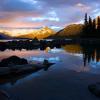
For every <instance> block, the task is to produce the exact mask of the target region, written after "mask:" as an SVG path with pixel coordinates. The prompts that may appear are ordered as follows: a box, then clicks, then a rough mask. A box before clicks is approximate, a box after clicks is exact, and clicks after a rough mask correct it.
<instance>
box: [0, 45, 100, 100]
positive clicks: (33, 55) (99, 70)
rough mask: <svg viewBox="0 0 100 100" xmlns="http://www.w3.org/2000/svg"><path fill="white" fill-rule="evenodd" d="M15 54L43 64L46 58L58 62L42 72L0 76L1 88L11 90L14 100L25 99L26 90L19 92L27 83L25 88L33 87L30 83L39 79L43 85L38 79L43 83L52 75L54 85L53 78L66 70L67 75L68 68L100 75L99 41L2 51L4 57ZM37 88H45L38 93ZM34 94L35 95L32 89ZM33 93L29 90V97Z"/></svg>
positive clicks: (1, 57) (1, 54)
mask: <svg viewBox="0 0 100 100" xmlns="http://www.w3.org/2000/svg"><path fill="white" fill-rule="evenodd" d="M13 55H16V56H19V57H22V58H26V59H27V60H28V61H29V63H39V62H41V63H42V62H43V60H44V59H48V60H49V61H50V62H54V63H55V64H54V65H52V66H51V67H49V68H48V70H47V71H45V70H43V69H42V70H40V71H38V72H35V73H29V74H27V75H23V76H17V77H11V78H8V79H6V78H0V89H1V90H5V91H7V92H8V93H10V95H12V96H13V97H14V100H22V99H19V98H17V97H18V96H19V97H23V98H24V97H25V96H23V94H24V93H25V92H21V93H20V92H18V91H20V88H23V86H24V85H25V87H26V86H28V87H29V86H30V84H31V85H32V84H35V82H37V83H36V84H39V83H38V81H40V82H42V81H43V80H44V79H46V80H48V78H49V80H48V83H47V84H48V85H51V83H50V82H52V81H51V80H50V77H51V76H52V75H53V74H54V76H55V77H56V78H57V77H58V76H59V77H61V76H60V74H59V73H60V72H62V73H63V74H64V73H66V72H67V70H72V71H74V72H77V73H84V72H85V73H91V74H96V75H97V74H100V48H99V45H96V44H95V45H79V44H70V45H68V44H66V45H64V46H62V48H56V47H54V48H53V49H51V48H50V47H46V48H45V50H40V49H37V50H25V49H23V50H21V51H20V50H15V51H13V50H8V49H7V50H5V51H0V60H2V59H4V58H7V57H10V56H13ZM48 73H49V75H48ZM63 74H62V75H63ZM39 77H41V79H39ZM44 77H45V78H44ZM52 77H53V76H52ZM66 77H67V76H66V74H64V77H63V79H65V78H66ZM56 78H55V79H56ZM37 79H39V80H37ZM34 80H35V81H34ZM59 80H62V78H59ZM73 80H74V79H73ZM49 81H50V82H49ZM54 81H55V80H54ZM28 82H29V83H28ZM54 83H55V84H56V82H54ZM62 83H63V82H62ZM22 84H23V85H22ZM26 84H28V85H26ZM40 84H42V85H43V84H45V83H43V82H42V83H40ZM60 84H61V82H60ZM56 85H57V84H56ZM20 86H21V87H20ZM40 86H41V85H40ZM17 87H18V88H17ZM25 87H24V88H25ZM16 88H17V89H18V91H17V90H16ZM24 88H23V89H21V91H22V90H23V91H24ZM34 88H35V87H34ZM27 89H28V88H27ZM30 89H31V87H30ZM37 90H39V91H41V90H40V88H39V89H37V88H35V90H34V92H36V91H37ZM13 91H15V92H13ZM31 91H33V90H31ZM14 93H15V94H16V95H15V94H14ZM37 93H38V92H37ZM43 93H46V92H45V91H44V92H43ZM85 93H86V92H85ZM30 94H31V92H30ZM30 94H28V93H27V96H26V97H25V98H27V97H28V96H29V95H30ZM40 94H41V93H40ZM40 94H39V95H40ZM83 94H84V93H83ZM47 95H49V94H47ZM62 95H63V94H62ZM31 97H32V95H31ZM37 97H38V96H37ZM37 97H36V98H37ZM47 97H48V96H47ZM62 97H63V96H62ZM25 98H24V99H25ZM28 98H29V97H28ZM24 99H23V100H24ZM26 100H28V99H26ZM37 100H38V99H37ZM63 100H64V99H63ZM91 100H92V99H91Z"/></svg>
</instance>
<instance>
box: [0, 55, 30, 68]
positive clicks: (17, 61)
mask: <svg viewBox="0 0 100 100" xmlns="http://www.w3.org/2000/svg"><path fill="white" fill-rule="evenodd" d="M24 64H28V61H27V60H26V59H24V58H19V57H17V56H11V57H9V58H6V59H3V60H2V61H1V62H0V67H7V66H9V65H10V66H11V65H24Z"/></svg>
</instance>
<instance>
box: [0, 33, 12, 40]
mask: <svg viewBox="0 0 100 100" xmlns="http://www.w3.org/2000/svg"><path fill="white" fill-rule="evenodd" d="M10 38H11V37H10V36H8V35H5V34H4V33H0V39H10Z"/></svg>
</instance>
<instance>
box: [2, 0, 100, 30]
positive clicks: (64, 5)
mask: <svg viewBox="0 0 100 100" xmlns="http://www.w3.org/2000/svg"><path fill="white" fill-rule="evenodd" d="M85 12H87V13H88V14H89V15H91V16H92V17H96V16H98V15H100V0H0V27H33V28H39V27H43V26H48V27H51V28H54V29H57V28H62V27H64V26H66V25H68V24H71V23H81V22H82V21H83V20H84V14H85Z"/></svg>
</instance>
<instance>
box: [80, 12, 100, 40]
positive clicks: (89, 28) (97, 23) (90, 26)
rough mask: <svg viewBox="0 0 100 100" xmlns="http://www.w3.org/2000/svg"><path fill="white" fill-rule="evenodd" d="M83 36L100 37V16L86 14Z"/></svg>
mask: <svg viewBox="0 0 100 100" xmlns="http://www.w3.org/2000/svg"><path fill="white" fill-rule="evenodd" d="M81 37H82V38H100V17H99V16H98V17H97V18H95V19H92V18H91V17H90V16H89V17H88V15H87V13H86V14H85V19H84V26H83V31H82V34H81Z"/></svg>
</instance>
